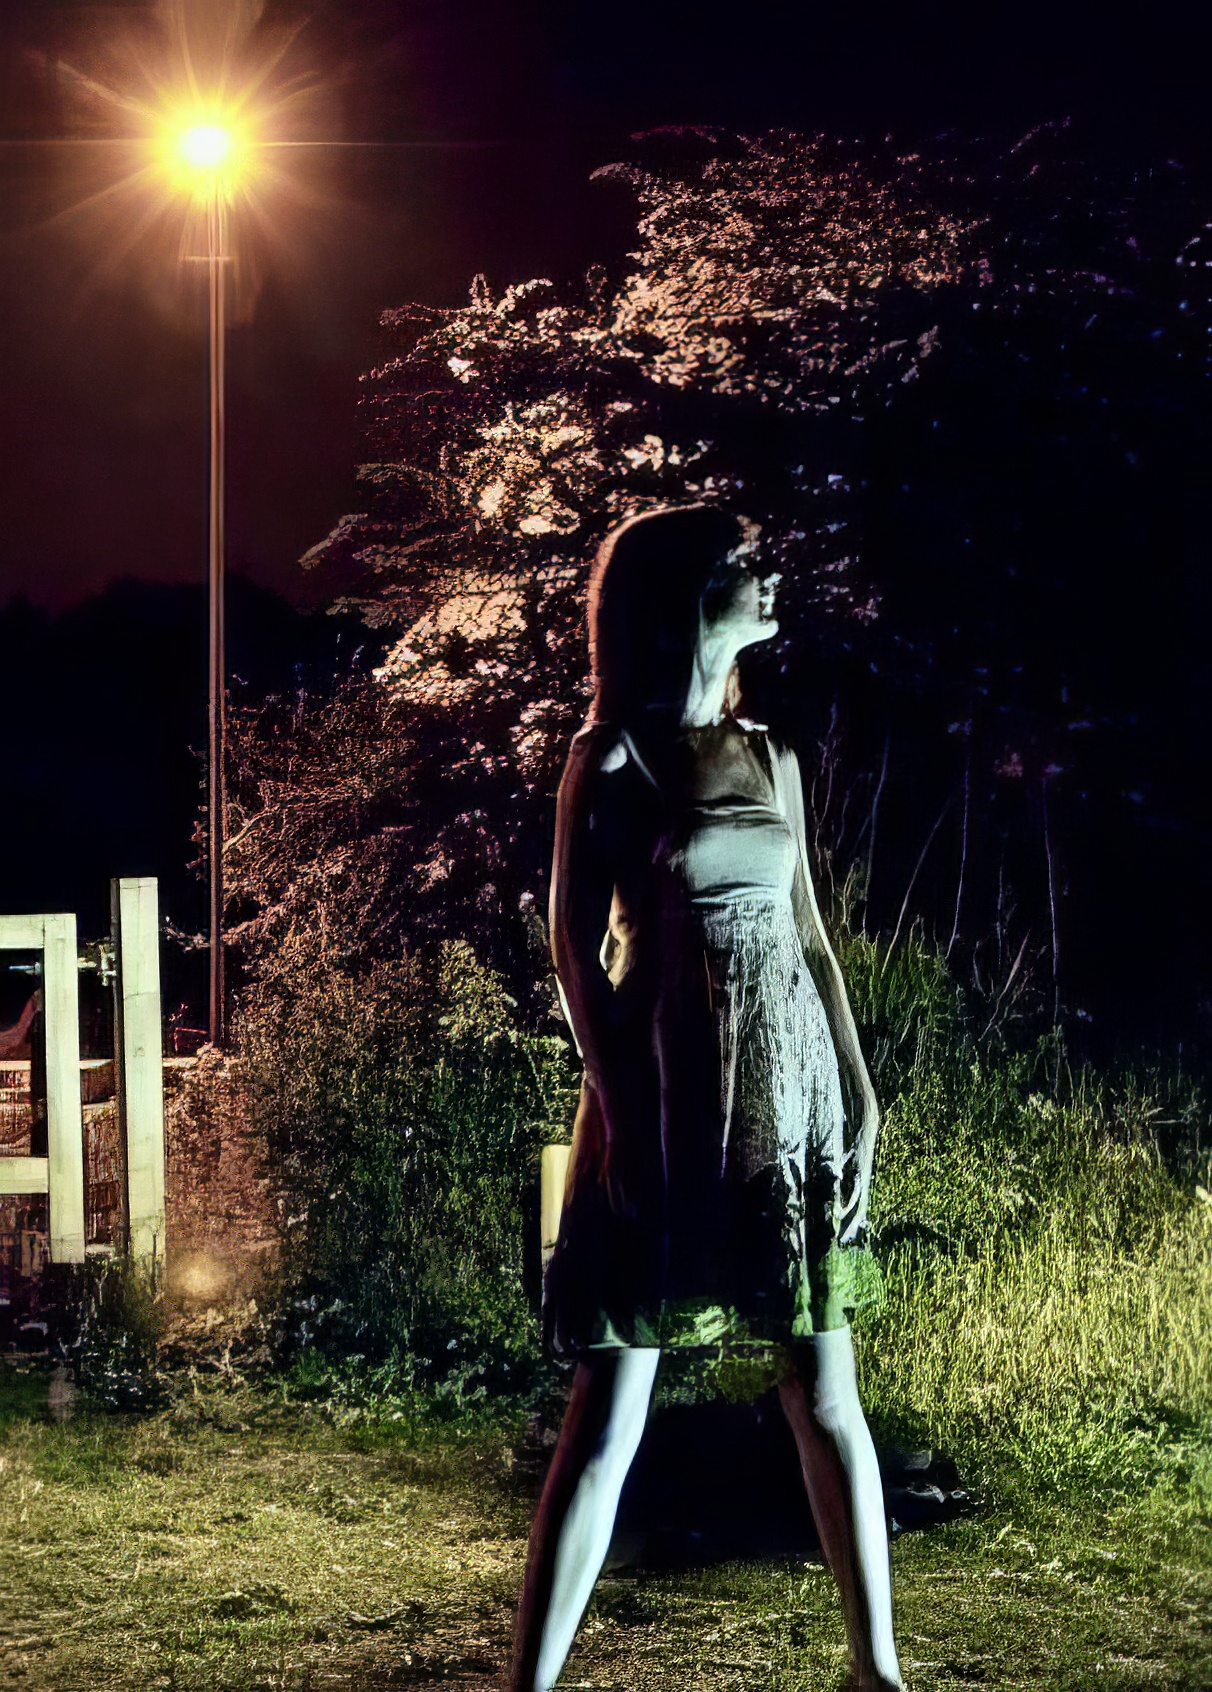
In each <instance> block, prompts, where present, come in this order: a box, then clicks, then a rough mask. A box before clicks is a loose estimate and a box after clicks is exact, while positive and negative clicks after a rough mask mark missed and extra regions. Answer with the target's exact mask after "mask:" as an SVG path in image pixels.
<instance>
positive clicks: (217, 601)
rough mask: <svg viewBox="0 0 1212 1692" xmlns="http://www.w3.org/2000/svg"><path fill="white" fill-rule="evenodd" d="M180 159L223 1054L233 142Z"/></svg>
mask: <svg viewBox="0 0 1212 1692" xmlns="http://www.w3.org/2000/svg"><path fill="white" fill-rule="evenodd" d="M178 151H179V154H180V158H181V160H182V161H183V162H184V163H185V164H186V165H187V166H188V167H189V169H190V172H191V174H192V176H193V181H194V186H195V192H196V193H197V195H198V197H199V198H200V199H201V200H203V202H204V205H205V211H206V269H207V296H208V304H209V313H208V343H209V366H210V502H209V509H208V519H207V536H208V574H207V580H208V588H209V592H208V598H209V634H210V638H209V689H208V711H207V723H208V734H207V830H206V859H207V870H208V875H209V881H210V1009H209V1037H210V1043H211V1045H212V1046H219V1047H222V1046H223V1044H224V1040H225V1036H226V1015H225V1011H226V1004H225V970H224V956H223V840H224V823H225V820H226V810H227V795H226V783H225V779H224V773H225V766H226V754H227V689H226V679H227V665H226V659H225V636H224V626H223V622H224V619H223V611H224V603H223V602H224V586H225V574H226V549H225V537H224V516H225V509H226V502H225V497H224V492H225V490H224V460H225V451H224V448H225V439H224V437H225V425H226V417H225V398H226V393H225V390H226V370H225V358H224V354H225V351H226V338H227V274H226V267H227V265H228V263H229V262H230V256H229V254H228V252H227V204H226V190H227V184H226V182H225V174H226V172H227V170H228V169H229V167H230V165H231V162H232V151H233V137H232V133H231V131H230V129H228V128H226V127H225V126H224V125H223V124H219V123H195V124H192V125H191V126H190V127H189V128H187V129H184V130H182V131H181V133H180V136H179V138H178Z"/></svg>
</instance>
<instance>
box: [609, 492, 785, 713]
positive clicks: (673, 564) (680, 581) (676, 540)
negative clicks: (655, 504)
mask: <svg viewBox="0 0 1212 1692" xmlns="http://www.w3.org/2000/svg"><path fill="white" fill-rule="evenodd" d="M752 535H753V525H752V524H750V523H748V522H747V521H746V520H745V519H744V518H741V517H737V516H735V515H734V514H733V513H731V512H728V511H722V510H721V509H720V508H719V507H718V506H712V505H682V506H663V507H661V508H659V509H658V510H655V511H645V512H643V513H641V514H640V515H639V516H638V517H630V518H628V519H627V521H626V522H625V523H620V524H619V526H618V528H617V529H613V530H611V532H610V534H608V535H607V536H606V539H605V540H604V541H603V542H602V544H601V546H600V547H599V549H598V555H597V559H596V562H595V564H594V569H593V575H592V576H591V578H590V583H589V658H590V663H591V665H592V670H593V684H594V695H593V710H592V714H591V717H590V721H591V722H593V723H598V724H612V725H616V726H617V727H619V728H629V727H638V726H639V724H640V722H641V721H642V720H643V714H644V713H651V712H653V711H663V710H665V711H671V712H672V711H677V712H679V713H680V712H681V710H682V709H683V708H684V706H685V703H686V699H687V696H688V693H689V690H690V681H691V674H692V670H693V665H694V655H695V650H696V648H697V646H698V640H699V628H700V618H701V616H702V613H703V610H704V608H705V607H706V608H707V609H708V610H709V609H710V600H711V595H712V593H713V592H717V591H721V590H724V589H727V588H728V587H730V585H731V582H732V579H733V576H734V573H735V568H736V566H735V563H734V561H733V558H732V556H731V555H733V554H734V553H735V551H736V549H737V548H738V547H739V546H741V545H742V544H744V543H745V542H747V541H749V540H750V539H751V538H752Z"/></svg>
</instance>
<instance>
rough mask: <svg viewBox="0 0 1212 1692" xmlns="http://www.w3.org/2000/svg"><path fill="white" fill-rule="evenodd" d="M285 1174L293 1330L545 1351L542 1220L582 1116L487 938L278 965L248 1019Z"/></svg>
mask: <svg viewBox="0 0 1212 1692" xmlns="http://www.w3.org/2000/svg"><path fill="white" fill-rule="evenodd" d="M240 1045H241V1052H242V1058H243V1063H244V1065H245V1071H246V1076H247V1084H248V1086H249V1089H250V1095H251V1099H252V1109H253V1114H254V1118H255V1119H256V1120H257V1121H259V1122H260V1124H261V1125H262V1127H263V1131H264V1133H265V1135H266V1138H267V1141H268V1143H269V1147H270V1155H271V1160H272V1162H273V1163H274V1165H275V1166H276V1168H277V1171H278V1176H279V1180H280V1183H281V1191H280V1196H279V1204H280V1206H281V1226H282V1233H283V1238H284V1264H285V1286H284V1288H283V1296H282V1301H281V1306H280V1315H281V1330H282V1332H281V1338H282V1341H283V1343H284V1344H285V1345H286V1346H287V1347H288V1348H290V1347H294V1348H298V1347H300V1346H302V1347H309V1346H317V1345H318V1346H320V1347H322V1348H324V1349H329V1350H337V1351H341V1352H343V1353H344V1354H345V1355H346V1356H350V1355H356V1356H361V1357H363V1358H365V1359H367V1360H368V1361H370V1362H372V1363H378V1364H381V1363H382V1362H383V1361H384V1360H385V1359H390V1358H393V1357H394V1358H395V1359H396V1360H397V1363H398V1366H399V1368H400V1370H401V1372H402V1374H403V1375H404V1376H405V1377H406V1378H408V1379H409V1380H411V1379H412V1378H413V1375H414V1374H419V1376H420V1377H421V1378H422V1379H429V1380H430V1381H434V1380H437V1379H439V1378H441V1377H445V1378H446V1380H447V1381H448V1382H449V1381H450V1380H452V1379H454V1378H456V1377H458V1378H459V1379H460V1380H461V1381H462V1386H461V1387H460V1389H459V1392H460V1396H461V1397H465V1396H466V1395H467V1393H468V1392H469V1391H470V1392H474V1391H475V1390H476V1388H475V1385H469V1384H468V1383H470V1382H478V1384H479V1385H480V1386H481V1387H482V1386H484V1385H485V1384H486V1383H488V1384H496V1385H505V1384H507V1383H512V1382H517V1381H519V1379H520V1378H521V1377H524V1376H525V1375H526V1374H527V1372H528V1370H529V1369H530V1367H531V1366H532V1365H533V1364H534V1362H535V1361H536V1360H537V1355H538V1352H537V1338H536V1328H535V1323H534V1319H533V1313H532V1310H531V1306H530V1300H529V1299H528V1296H527V1287H526V1274H525V1271H526V1269H527V1254H528V1253H530V1254H532V1255H536V1254H537V1242H536V1241H535V1240H532V1239H531V1238H529V1235H528V1232H527V1230H526V1229H525V1227H524V1212H525V1210H526V1199H527V1194H528V1191H529V1190H530V1188H531V1187H532V1185H533V1183H534V1181H535V1180H536V1179H537V1169H538V1157H539V1150H540V1148H541V1146H542V1144H543V1143H544V1141H545V1140H547V1139H551V1138H554V1137H556V1136H557V1135H558V1134H560V1133H562V1132H563V1131H564V1130H565V1129H566V1126H567V1120H568V1116H569V1113H570V1109H571V1099H572V1086H573V1078H572V1070H571V1066H570V1064H569V1061H568V1054H567V1049H566V1047H565V1044H564V1042H563V1041H562V1040H560V1039H558V1038H556V1037H554V1036H541V1035H535V1034H532V1033H527V1032H526V1031H524V1030H523V1029H522V1028H521V1027H520V1025H519V1021H518V1018H517V1014H516V1007H515V1006H514V1003H513V1001H512V1000H511V999H510V998H509V997H508V995H507V994H506V993H505V992H504V990H503V988H502V986H501V983H500V980H499V979H498V977H497V976H495V975H494V974H493V973H492V972H491V971H490V970H487V969H485V968H483V967H482V966H481V965H480V964H479V963H478V962H477V960H476V958H475V956H474V954H473V953H472V951H471V949H470V947H469V946H467V945H466V944H465V943H462V942H458V941H452V942H447V943H445V944H444V945H442V946H441V947H440V948H439V949H438V951H437V952H436V953H434V954H432V955H430V956H410V957H406V958H403V959H401V960H400V961H399V962H397V963H391V964H386V963H384V964H376V965H375V966H373V967H372V968H371V969H369V970H367V971H365V972H364V973H362V974H360V975H358V974H355V973H354V972H353V971H352V970H350V969H348V968H347V967H343V966H342V965H340V964H338V963H334V962H333V961H331V960H330V959H329V958H327V957H325V956H324V955H323V954H320V953H316V954H312V955H310V956H307V957H300V956H298V955H296V956H295V957H293V958H291V959H290V960H289V968H287V967H285V965H283V966H282V967H280V968H279V969H276V970H275V971H273V972H272V973H271V972H270V971H268V970H265V971H263V972H262V975H261V978H260V980H259V982H258V984H257V988H256V990H255V992H254V993H253V994H251V995H250V998H249V1003H248V1005H247V1006H246V1008H245V1011H244V1013H243V1017H242V1022H241V1026H240Z"/></svg>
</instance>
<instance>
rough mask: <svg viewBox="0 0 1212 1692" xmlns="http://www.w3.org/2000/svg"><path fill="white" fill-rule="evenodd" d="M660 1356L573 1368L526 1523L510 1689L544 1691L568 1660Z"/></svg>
mask: <svg viewBox="0 0 1212 1692" xmlns="http://www.w3.org/2000/svg"><path fill="white" fill-rule="evenodd" d="M659 1357H660V1352H659V1351H657V1350H655V1349H652V1348H647V1347H645V1348H644V1349H638V1348H636V1349H630V1350H622V1351H604V1352H602V1353H600V1354H599V1355H596V1356H594V1357H593V1358H592V1360H591V1361H589V1362H587V1363H582V1364H581V1365H580V1366H579V1368H578V1369H577V1372H576V1378H575V1380H574V1381H573V1384H572V1395H571V1397H570V1398H569V1401H568V1409H567V1410H566V1412H565V1414H564V1425H563V1427H562V1428H561V1429H560V1438H559V1442H558V1443H557V1445H556V1448H555V1452H554V1453H553V1455H552V1459H551V1467H550V1469H549V1470H548V1471H547V1479H546V1481H545V1482H544V1485H543V1495H542V1497H541V1498H540V1499H539V1507H538V1510H537V1511H536V1512H535V1518H534V1526H533V1527H532V1528H531V1530H530V1547H529V1550H528V1552H527V1560H526V1579H525V1582H524V1584H523V1587H522V1601H521V1604H520V1605H519V1607H518V1622H517V1630H516V1632H515V1634H514V1650H513V1667H512V1670H511V1673H510V1680H509V1684H510V1688H511V1692H550V1688H551V1687H553V1686H554V1685H555V1683H556V1680H557V1678H558V1676H559V1673H560V1670H561V1669H562V1668H563V1666H564V1659H565V1657H566V1656H567V1655H568V1651H569V1647H570V1646H571V1644H572V1640H573V1635H574V1634H575V1633H576V1630H577V1626H578V1624H579V1623H580V1620H581V1616H582V1615H583V1614H584V1611H585V1606H586V1604H587V1603H588V1602H589V1595H590V1593H591V1592H592V1591H593V1587H594V1582H595V1581H596V1580H597V1578H598V1574H599V1572H600V1570H601V1567H602V1564H603V1562H604V1561H605V1558H606V1552H607V1550H608V1549H609V1546H610V1534H611V1530H612V1529H613V1527H614V1518H615V1512H616V1511H617V1509H618V1504H619V1494H620V1493H621V1492H622V1490H623V1482H624V1480H626V1478H627V1471H628V1469H629V1468H630V1467H631V1460H632V1458H633V1457H634V1456H635V1454H636V1450H637V1448H638V1446H639V1443H640V1437H641V1435H642V1434H643V1432H644V1423H645V1420H646V1419H647V1416H648V1404H649V1400H650V1399H651V1397H652V1385H653V1382H654V1380H655V1379H656V1367H657V1360H658V1358H659Z"/></svg>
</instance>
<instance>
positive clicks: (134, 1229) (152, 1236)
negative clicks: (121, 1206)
mask: <svg viewBox="0 0 1212 1692" xmlns="http://www.w3.org/2000/svg"><path fill="white" fill-rule="evenodd" d="M112 908H113V912H114V916H115V918H116V928H115V939H116V940H117V943H118V994H117V1011H118V1014H117V1017H116V1019H115V1021H116V1027H115V1031H114V1032H115V1039H114V1046H115V1052H114V1056H115V1059H116V1060H117V1064H118V1067H119V1070H120V1075H121V1081H120V1085H119V1089H118V1097H119V1100H120V1109H121V1113H122V1127H123V1132H124V1135H125V1140H126V1203H127V1216H128V1217H129V1221H130V1234H129V1249H130V1255H131V1257H132V1258H133V1259H134V1260H135V1261H136V1262H139V1263H142V1264H144V1266H145V1267H147V1268H149V1269H150V1270H151V1271H152V1273H153V1275H159V1274H160V1273H162V1272H163V1269H164V1263H165V1249H164V1053H163V1036H162V1034H161V1025H160V904H159V898H158V896H157V889H156V878H155V876H151V875H145V876H123V877H122V878H121V879H119V880H116V881H115V882H114V883H113V884H112Z"/></svg>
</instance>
